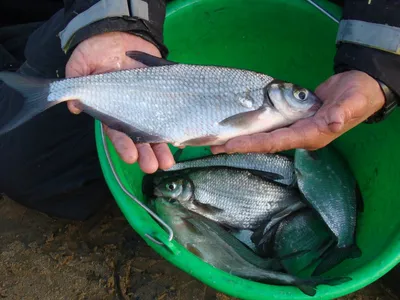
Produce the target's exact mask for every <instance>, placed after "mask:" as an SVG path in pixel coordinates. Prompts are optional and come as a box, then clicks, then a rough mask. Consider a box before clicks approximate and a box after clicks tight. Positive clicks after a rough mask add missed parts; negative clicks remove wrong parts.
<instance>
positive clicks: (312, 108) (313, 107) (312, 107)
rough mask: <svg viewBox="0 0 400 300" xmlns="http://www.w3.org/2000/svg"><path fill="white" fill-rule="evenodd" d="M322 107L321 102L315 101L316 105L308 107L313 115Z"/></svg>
mask: <svg viewBox="0 0 400 300" xmlns="http://www.w3.org/2000/svg"><path fill="white" fill-rule="evenodd" d="M321 106H322V101H320V100H319V101H317V103H315V104H314V105H313V106H311V107H310V111H311V112H313V113H316V112H317V111H319V109H320V108H321Z"/></svg>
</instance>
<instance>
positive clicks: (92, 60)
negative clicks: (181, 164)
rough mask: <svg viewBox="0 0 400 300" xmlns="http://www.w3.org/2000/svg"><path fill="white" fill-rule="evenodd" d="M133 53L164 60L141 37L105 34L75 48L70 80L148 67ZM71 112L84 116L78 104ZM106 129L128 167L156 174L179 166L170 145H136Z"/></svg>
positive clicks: (70, 103)
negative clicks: (134, 164)
mask: <svg viewBox="0 0 400 300" xmlns="http://www.w3.org/2000/svg"><path fill="white" fill-rule="evenodd" d="M130 50H137V51H142V52H145V53H148V54H151V55H154V56H158V57H161V54H160V52H159V50H158V49H157V48H156V47H155V46H154V45H153V44H151V43H150V42H147V41H145V40H144V39H142V38H140V37H137V36H134V35H132V34H128V33H123V32H111V33H103V34H100V35H96V36H93V37H91V38H89V39H87V40H85V41H83V42H82V43H80V44H79V45H78V46H77V47H76V48H75V50H74V51H73V53H72V55H71V57H70V59H69V61H68V63H67V66H66V77H77V76H85V75H91V74H99V73H105V72H110V71H117V70H124V69H133V68H138V67H144V65H143V64H141V63H139V62H137V61H135V60H133V59H131V58H129V57H128V56H126V54H125V53H126V51H130ZM68 108H69V110H70V111H71V112H72V113H74V114H79V113H81V110H80V109H79V108H78V105H77V102H76V101H68ZM103 128H104V131H105V133H106V134H107V136H108V137H109V138H110V140H111V142H112V143H113V145H114V147H115V149H116V151H117V152H118V154H119V155H120V156H121V158H122V159H123V160H124V161H125V162H126V163H135V162H136V161H138V163H139V165H140V168H141V169H142V170H143V172H145V173H153V172H155V171H156V170H157V169H158V168H160V169H167V168H170V167H171V166H172V165H173V164H174V163H175V162H174V158H173V156H172V154H171V151H170V150H169V148H168V146H167V145H166V144H152V145H150V144H136V145H135V144H134V143H133V141H132V140H131V139H130V138H129V137H128V136H127V135H125V134H124V133H122V132H119V131H116V130H113V129H111V128H109V127H107V126H106V125H104V124H103Z"/></svg>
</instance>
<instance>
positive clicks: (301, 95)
mask: <svg viewBox="0 0 400 300" xmlns="http://www.w3.org/2000/svg"><path fill="white" fill-rule="evenodd" d="M293 96H294V97H295V98H296V99H297V100H300V101H304V100H306V99H307V97H308V91H307V90H306V89H299V90H297V89H296V90H294V92H293Z"/></svg>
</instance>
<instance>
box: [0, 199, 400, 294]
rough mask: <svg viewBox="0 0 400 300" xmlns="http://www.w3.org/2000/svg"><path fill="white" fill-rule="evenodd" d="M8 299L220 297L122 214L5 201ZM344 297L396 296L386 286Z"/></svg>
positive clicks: (1, 262) (0, 275)
mask: <svg viewBox="0 0 400 300" xmlns="http://www.w3.org/2000/svg"><path fill="white" fill-rule="evenodd" d="M0 298H1V299H3V298H4V299H41V300H47V299H52V300H53V299H135V300H139V299H158V300H169V299H185V300H186V299H196V300H197V299H220V300H223V299H224V300H229V299H232V298H229V297H227V296H225V295H223V294H221V293H218V292H216V291H215V290H213V289H211V288H208V287H207V286H205V285H203V284H202V283H200V282H199V281H197V280H195V279H194V278H192V277H191V276H189V275H187V274H186V273H184V272H182V271H180V270H179V269H177V268H176V267H174V266H173V265H171V264H169V263H168V262H166V261H165V260H164V259H163V258H162V257H160V256H159V255H158V254H157V253H155V252H154V251H153V250H152V249H151V248H150V247H148V246H147V245H146V244H145V242H144V241H143V240H142V239H141V238H140V237H138V236H137V235H136V234H135V232H134V231H133V230H132V229H131V228H130V227H129V225H128V223H127V222H126V221H125V219H124V218H123V217H122V216H121V215H120V212H119V210H118V209H116V208H113V209H108V210H107V213H102V214H99V216H97V217H95V218H94V219H92V220H89V221H87V222H70V221H60V220H53V219H51V218H48V217H47V216H45V215H42V214H40V213H37V212H34V211H32V210H29V209H26V208H25V207H22V206H20V205H18V204H16V203H14V202H12V201H11V200H7V199H4V198H3V199H0ZM341 299H351V300H358V299H368V300H369V299H371V300H372V299H373V300H378V299H379V300H385V299H396V296H394V295H391V294H390V293H388V291H387V289H385V288H384V287H383V285H382V284H381V282H376V283H374V284H372V285H370V286H368V287H367V288H365V289H363V290H361V291H359V292H357V293H354V294H352V295H349V296H347V297H344V298H341Z"/></svg>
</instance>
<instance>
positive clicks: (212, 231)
mask: <svg viewBox="0 0 400 300" xmlns="http://www.w3.org/2000/svg"><path fill="white" fill-rule="evenodd" d="M154 206H155V211H156V213H157V214H158V215H159V216H160V217H161V219H163V221H164V222H166V223H167V224H168V225H169V226H170V227H171V228H172V230H173V231H174V233H175V238H176V240H177V241H178V242H179V243H180V244H181V245H182V246H184V247H185V248H186V249H188V250H189V251H190V252H192V253H193V254H194V255H196V256H197V257H199V258H200V259H202V260H203V261H205V262H207V263H209V264H210V265H212V266H214V267H216V268H218V269H220V270H223V271H225V272H228V273H230V274H233V275H235V276H239V277H242V278H246V279H250V280H254V281H259V282H264V283H268V284H276V285H293V286H296V287H298V288H299V289H300V290H301V291H303V293H305V294H307V295H309V296H313V295H315V293H316V287H317V285H319V284H328V285H337V284H341V283H343V282H347V281H349V280H350V278H348V277H339V278H317V277H311V278H306V279H303V278H298V277H295V276H292V275H289V274H285V273H282V272H278V271H274V269H276V268H277V265H276V264H277V261H276V260H275V259H263V258H260V257H258V256H257V255H255V254H254V253H253V252H252V251H251V250H249V249H247V248H246V247H245V246H244V245H242V244H241V243H240V242H239V241H238V240H236V238H234V237H233V236H232V235H230V234H229V233H227V232H226V231H225V230H224V229H222V228H221V227H220V226H219V225H218V224H216V223H214V222H213V221H211V220H209V219H207V218H205V217H202V216H200V215H198V214H196V213H192V212H190V211H189V210H187V209H185V208H184V207H183V206H182V205H180V204H179V202H177V201H175V202H169V201H168V200H167V199H164V198H157V199H155V201H154Z"/></svg>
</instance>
